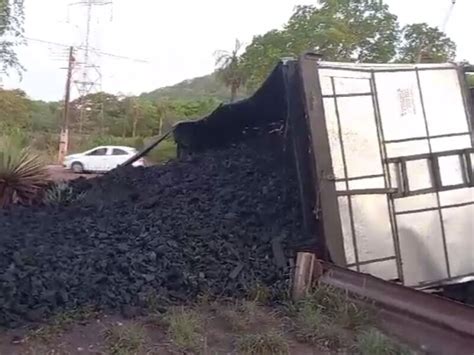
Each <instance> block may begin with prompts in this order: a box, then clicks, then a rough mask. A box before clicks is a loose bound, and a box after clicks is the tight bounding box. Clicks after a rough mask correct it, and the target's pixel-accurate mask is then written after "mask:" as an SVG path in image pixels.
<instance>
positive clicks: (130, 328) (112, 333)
mask: <svg viewBox="0 0 474 355" xmlns="http://www.w3.org/2000/svg"><path fill="white" fill-rule="evenodd" d="M104 339H105V346H106V349H107V353H108V354H111V355H135V354H137V353H140V351H142V350H143V348H144V347H145V344H146V332H145V329H144V328H143V327H141V326H139V325H136V324H131V325H115V326H113V327H111V328H108V329H106V330H105V332H104Z"/></svg>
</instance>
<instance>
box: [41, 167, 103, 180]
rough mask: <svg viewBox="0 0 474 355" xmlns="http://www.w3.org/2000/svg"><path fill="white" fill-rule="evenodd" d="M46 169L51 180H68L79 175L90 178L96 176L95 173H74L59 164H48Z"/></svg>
mask: <svg viewBox="0 0 474 355" xmlns="http://www.w3.org/2000/svg"><path fill="white" fill-rule="evenodd" d="M47 169H48V172H49V174H50V176H51V180H53V181H70V180H74V179H77V178H79V177H85V178H86V179H90V178H93V177H95V176H97V174H74V173H73V172H72V171H71V170H66V169H64V168H63V167H62V166H60V165H48V166H47Z"/></svg>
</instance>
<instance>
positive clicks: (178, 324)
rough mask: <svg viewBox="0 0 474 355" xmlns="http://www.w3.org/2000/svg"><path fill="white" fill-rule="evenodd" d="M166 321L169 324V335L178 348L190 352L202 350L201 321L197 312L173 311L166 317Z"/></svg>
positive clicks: (181, 309)
mask: <svg viewBox="0 0 474 355" xmlns="http://www.w3.org/2000/svg"><path fill="white" fill-rule="evenodd" d="M165 321H166V322H167V323H168V335H169V337H170V339H171V340H172V341H173V343H174V344H175V345H176V346H177V347H179V348H180V349H185V350H190V351H198V350H199V349H200V345H201V340H202V336H201V334H200V330H201V329H200V328H201V319H200V317H199V315H198V314H197V313H196V312H195V311H193V310H185V309H184V308H178V309H173V310H171V311H170V312H169V313H168V314H167V315H166V317H165Z"/></svg>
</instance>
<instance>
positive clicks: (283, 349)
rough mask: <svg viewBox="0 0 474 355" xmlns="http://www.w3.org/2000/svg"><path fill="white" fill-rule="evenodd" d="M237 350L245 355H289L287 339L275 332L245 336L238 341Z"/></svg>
mask: <svg viewBox="0 0 474 355" xmlns="http://www.w3.org/2000/svg"><path fill="white" fill-rule="evenodd" d="M236 348H237V351H238V353H239V354H244V355H268V354H274V355H283V354H289V348H288V343H287V342H286V340H285V337H284V336H283V335H281V334H280V333H277V332H274V331H270V332H266V333H257V334H246V335H243V336H241V337H239V338H238V339H237V343H236Z"/></svg>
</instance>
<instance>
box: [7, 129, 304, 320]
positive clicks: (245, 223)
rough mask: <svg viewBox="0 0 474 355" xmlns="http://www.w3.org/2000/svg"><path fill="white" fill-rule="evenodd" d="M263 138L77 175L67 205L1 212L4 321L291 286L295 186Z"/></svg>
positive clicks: (297, 223)
mask: <svg viewBox="0 0 474 355" xmlns="http://www.w3.org/2000/svg"><path fill="white" fill-rule="evenodd" d="M268 142H269V138H266V139H263V138H262V139H258V140H252V141H250V142H247V143H241V144H237V145H234V146H231V147H229V148H226V149H222V150H214V151H207V152H204V153H200V154H196V155H193V156H189V157H185V158H182V159H181V160H175V161H172V162H169V163H167V164H165V165H162V166H157V167H151V168H136V169H135V168H124V169H120V170H116V171H113V172H111V173H109V174H107V175H105V176H103V177H99V178H96V179H92V180H89V181H85V180H80V181H77V182H75V183H73V186H74V189H75V193H76V196H78V197H79V198H78V200H77V201H75V202H73V203H72V204H71V205H69V206H53V207H52V206H50V207H41V208H15V209H12V210H9V211H1V212H0V326H7V327H14V326H17V325H21V324H23V323H24V322H31V321H33V322H35V321H42V320H44V319H46V318H47V317H48V316H50V315H52V314H54V313H56V312H60V311H63V310H68V309H73V308H79V307H83V306H90V305H94V306H98V307H100V308H101V309H104V310H121V311H123V312H128V311H130V312H132V313H133V311H134V310H135V309H141V308H143V307H148V306H149V305H150V304H154V305H160V306H166V305H169V304H180V303H188V302H192V301H195V300H196V298H197V297H198V295H200V294H205V295H210V296H213V297H243V296H245V295H247V294H248V293H249V292H251V290H252V289H254V288H255V287H258V286H259V285H260V286H267V287H269V289H270V290H271V291H272V292H273V294H274V295H277V294H279V293H280V292H284V291H286V290H287V283H288V274H289V270H288V265H287V257H288V256H289V251H288V250H289V249H290V248H285V246H286V245H287V244H288V243H291V242H292V241H294V240H296V239H297V238H299V237H300V236H301V233H300V229H301V226H300V223H301V222H300V221H301V218H300V210H299V202H298V192H297V183H296V181H295V178H294V176H293V171H292V169H290V168H288V167H287V166H286V164H285V163H284V161H285V159H284V154H283V153H282V152H281V149H277V148H275V146H273V147H272V146H271V145H269V144H268ZM276 147H278V146H276Z"/></svg>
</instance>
